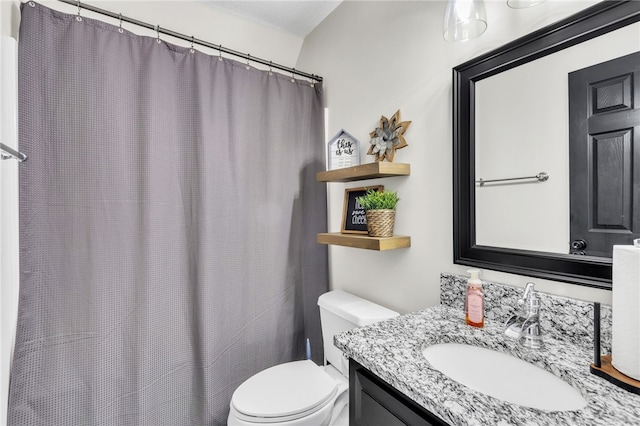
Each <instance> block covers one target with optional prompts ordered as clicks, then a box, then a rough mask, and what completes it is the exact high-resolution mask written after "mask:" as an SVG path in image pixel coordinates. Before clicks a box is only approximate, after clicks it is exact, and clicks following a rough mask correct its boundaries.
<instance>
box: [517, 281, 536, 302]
mask: <svg viewBox="0 0 640 426" xmlns="http://www.w3.org/2000/svg"><path fill="white" fill-rule="evenodd" d="M534 285H535V284H534V283H532V282H528V283H527V285H526V287H525V288H524V293H523V294H522V298H520V299H518V305H524V302H526V301H527V300H528V299H529V297H530V294H532V293H533V291H534V289H533V286H534Z"/></svg>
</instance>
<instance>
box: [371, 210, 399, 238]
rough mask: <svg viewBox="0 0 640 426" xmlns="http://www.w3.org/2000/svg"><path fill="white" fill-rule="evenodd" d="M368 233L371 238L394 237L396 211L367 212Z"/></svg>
mask: <svg viewBox="0 0 640 426" xmlns="http://www.w3.org/2000/svg"><path fill="white" fill-rule="evenodd" d="M365 215H366V217H367V232H368V234H369V236H370V237H393V225H394V224H395V221H396V211H395V210H367V211H366V212H365Z"/></svg>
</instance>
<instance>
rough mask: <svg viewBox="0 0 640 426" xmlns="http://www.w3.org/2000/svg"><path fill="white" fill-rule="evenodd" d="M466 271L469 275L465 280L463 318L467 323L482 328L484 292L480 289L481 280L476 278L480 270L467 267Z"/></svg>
mask: <svg viewBox="0 0 640 426" xmlns="http://www.w3.org/2000/svg"><path fill="white" fill-rule="evenodd" d="M467 272H468V273H469V274H470V275H471V277H470V278H469V280H468V281H467V295H466V297H465V303H464V312H465V319H466V321H467V324H469V325H471V326H473V327H478V328H482V327H484V292H483V291H482V281H481V280H480V278H478V275H479V274H480V271H479V270H477V269H469V270H468V271H467Z"/></svg>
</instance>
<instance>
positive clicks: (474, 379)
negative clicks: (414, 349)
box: [422, 343, 587, 411]
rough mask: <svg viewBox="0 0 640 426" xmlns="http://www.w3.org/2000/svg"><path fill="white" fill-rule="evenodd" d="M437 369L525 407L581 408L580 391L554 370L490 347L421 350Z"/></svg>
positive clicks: (448, 346)
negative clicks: (548, 369) (545, 368)
mask: <svg viewBox="0 0 640 426" xmlns="http://www.w3.org/2000/svg"><path fill="white" fill-rule="evenodd" d="M422 353H423V354H424V357H425V358H426V359H427V361H429V363H430V364H431V365H432V366H433V367H434V368H435V369H437V370H439V371H440V372H441V373H443V374H444V375H446V376H448V377H449V378H451V379H453V380H455V381H456V382H459V383H461V384H463V385H465V386H467V387H469V388H471V389H473V390H476V391H478V392H482V393H484V394H486V395H490V396H492V397H494V398H498V399H501V400H503V401H507V402H511V403H513V404H518V405H522V406H525V407H531V408H538V409H541V410H546V411H571V410H579V409H581V408H584V407H585V406H586V405H587V401H586V400H585V399H584V398H583V397H582V395H581V394H580V392H578V391H577V390H576V389H574V388H573V387H571V385H570V384H568V383H567V382H565V381H564V380H562V379H561V378H559V377H557V376H555V375H553V374H552V373H550V372H548V371H546V370H544V369H542V368H540V367H537V366H535V365H533V364H530V363H528V362H526V361H523V360H521V359H519V358H516V357H513V356H511V355H507V354H505V353H502V352H497V351H494V350H491V349H486V348H480V347H477V346H471V345H464V344H458V343H441V344H436V345H431V346H427V347H425V348H424V349H423V350H422Z"/></svg>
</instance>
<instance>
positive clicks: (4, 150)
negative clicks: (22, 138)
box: [0, 142, 27, 163]
mask: <svg viewBox="0 0 640 426" xmlns="http://www.w3.org/2000/svg"><path fill="white" fill-rule="evenodd" d="M0 158H2V159H3V160H12V159H13V160H18V161H19V162H21V163H22V162H23V161H27V155H26V154H23V153H21V152H19V151H16V150H15V149H13V148H11V147H10V146H7V145H5V144H3V143H1V142H0Z"/></svg>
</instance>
